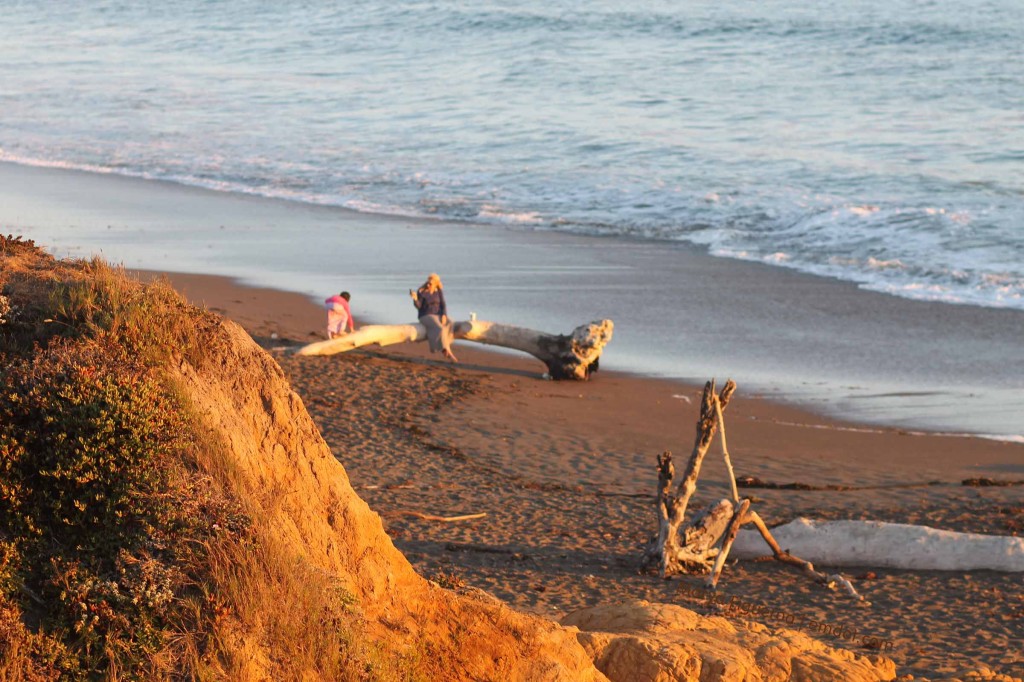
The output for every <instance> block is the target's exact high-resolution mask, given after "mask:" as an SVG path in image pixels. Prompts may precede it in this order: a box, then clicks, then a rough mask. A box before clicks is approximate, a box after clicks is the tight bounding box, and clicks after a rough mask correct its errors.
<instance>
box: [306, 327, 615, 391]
mask: <svg viewBox="0 0 1024 682" xmlns="http://www.w3.org/2000/svg"><path fill="white" fill-rule="evenodd" d="M453 327H454V332H455V338H456V339H462V340H465V341H475V342H476V343H482V344H486V345H489V346H499V347H501V348H511V349H513V350H518V351H522V352H524V353H529V354H530V355H532V356H534V357H535V358H537V359H538V360H540V361H541V362H543V363H544V364H545V365H546V366H547V368H548V374H550V375H551V378H552V379H576V380H586V379H587V378H589V377H590V375H591V374H592V373H593V372H596V371H597V369H598V361H599V359H600V357H601V352H602V351H603V350H604V347H605V346H606V345H608V343H609V342H610V341H611V340H612V332H613V330H614V328H615V325H614V324H613V323H612V321H611V320H595V321H594V322H590V323H589V324H584V325H580V326H579V327H577V328H576V329H574V330H573V331H572V332H571V333H569V334H546V333H544V332H538V331H534V330H532V329H526V328H524V327H515V326H512V325H508V324H498V323H497V322H485V321H483V320H467V321H464V322H456V323H455V324H454V325H453ZM426 338H427V330H426V328H425V327H424V326H423V325H421V324H387V325H369V326H366V327H361V328H360V329H358V330H356V331H354V332H352V333H351V334H348V335H346V336H342V337H339V338H336V339H331V340H329V341H318V342H316V343H311V344H309V345H307V346H303V347H302V348H300V349H299V350H298V351H296V353H297V354H298V355H334V354H336V353H344V352H346V351H350V350H354V349H356V348H362V347H363V346H372V345H377V346H391V345H394V344H397V343H410V342H415V341H424V340H426Z"/></svg>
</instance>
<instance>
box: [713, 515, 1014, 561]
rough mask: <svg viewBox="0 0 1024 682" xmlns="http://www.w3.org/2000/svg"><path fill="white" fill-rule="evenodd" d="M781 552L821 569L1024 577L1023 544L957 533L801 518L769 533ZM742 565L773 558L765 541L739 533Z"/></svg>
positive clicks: (737, 554) (735, 548)
mask: <svg viewBox="0 0 1024 682" xmlns="http://www.w3.org/2000/svg"><path fill="white" fill-rule="evenodd" d="M771 532H772V535H774V536H775V539H776V540H777V541H778V543H779V546H780V547H781V548H782V549H784V550H788V551H789V552H791V553H792V554H795V555H797V556H799V557H800V558H801V559H806V560H807V561H810V562H812V563H814V564H821V565H823V566H870V567H879V568H901V569H910V570H919V571H975V570H990V571H1006V572H1018V571H1024V538H1018V537H1011V536H1004V535H981V534H979V533H956V532H953V531H949V530H938V529H936V528H929V527H927V526H912V525H908V524H904V523H886V522H883V521H812V520H810V519H804V518H799V519H796V520H794V521H791V522H789V523H787V524H784V525H782V526H776V527H775V528H772V529H771ZM732 556H733V557H735V558H738V559H756V558H760V557H770V556H772V552H771V550H770V549H769V548H768V546H767V545H766V544H765V542H764V540H763V539H762V538H761V535H760V534H759V533H758V532H757V531H754V530H741V531H740V532H739V535H738V536H737V537H736V541H735V543H734V544H733V547H732Z"/></svg>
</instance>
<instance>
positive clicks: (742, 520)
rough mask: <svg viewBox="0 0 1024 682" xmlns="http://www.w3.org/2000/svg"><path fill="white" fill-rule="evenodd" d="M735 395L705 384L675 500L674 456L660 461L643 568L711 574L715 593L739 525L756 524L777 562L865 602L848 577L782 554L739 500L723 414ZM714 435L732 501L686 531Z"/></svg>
mask: <svg viewBox="0 0 1024 682" xmlns="http://www.w3.org/2000/svg"><path fill="white" fill-rule="evenodd" d="M735 390H736V384H735V383H734V382H733V381H731V380H730V381H728V382H726V384H725V387H724V388H723V389H722V391H721V393H716V391H715V382H714V381H709V382H708V383H707V384H705V385H704V393H703V395H702V397H701V409H700V416H699V418H698V419H697V436H696V440H695V442H694V446H693V452H692V453H691V455H690V461H689V462H688V463H687V465H686V474H685V475H684V476H683V480H682V482H680V484H679V488H678V490H677V491H676V494H675V495H672V494H671V489H672V478H673V476H674V474H675V470H674V467H673V465H672V453H670V452H665V453H663V454H661V455H659V456H658V494H657V498H656V502H655V504H656V509H657V518H658V535H657V536H656V537H655V538H653V539H652V540H651V542H650V544H648V546H647V548H646V550H645V552H644V557H643V565H644V566H650V565H652V564H656V565H659V568H660V571H659V572H660V574H661V577H663V578H666V577H668V576H671V575H674V574H676V573H683V572H698V573H705V572H710V575H709V576H708V578H707V580H706V582H705V585H706V586H707V587H708V588H710V589H715V587H717V585H718V578H719V576H720V575H721V572H722V568H723V567H724V566H725V561H726V559H727V558H728V556H729V552H730V549H731V548H732V546H733V543H734V541H736V539H737V535H738V534H739V532H740V526H742V525H744V524H747V523H753V524H754V525H755V526H756V527H757V529H758V531H759V532H760V534H761V536H762V538H763V540H764V542H766V543H767V544H768V546H769V547H770V548H771V550H772V556H773V557H774V558H775V559H777V560H779V561H781V562H783V563H787V564H791V565H794V566H797V567H798V568H800V569H802V570H803V571H804V572H805V573H806V574H808V575H809V576H810V577H812V578H813V579H814V580H815V581H817V582H819V583H821V584H824V585H827V586H828V587H835V586H837V585H841V586H842V587H844V588H845V589H846V591H847V592H848V593H849V594H850V595H851V596H853V597H855V598H856V599H860V600H863V598H862V597H861V596H860V595H859V594H857V591H856V590H855V589H854V588H853V585H852V584H851V583H850V581H849V580H847V579H846V578H844V577H842V576H841V575H830V576H829V575H825V574H823V573H820V572H818V571H816V570H815V569H814V566H813V565H812V564H811V563H810V562H809V561H804V560H803V559H800V558H799V557H796V556H793V555H792V554H790V553H789V551H788V550H787V551H783V550H782V549H781V548H780V547H779V544H778V543H777V542H776V541H775V538H773V537H772V534H771V532H769V530H768V527H767V526H766V525H765V524H764V522H763V521H762V520H761V517H760V516H758V515H757V513H756V512H754V511H751V510H750V505H751V500H750V499H748V498H743V499H741V498H740V496H739V492H738V490H737V487H736V477H735V475H734V474H733V469H732V462H731V461H730V459H729V450H728V448H727V446H726V442H725V418H724V416H723V411H724V410H725V408H726V406H728V404H729V399H730V398H731V397H732V394H733V392H735ZM716 431H717V432H718V433H720V434H721V444H722V456H723V458H724V459H725V464H726V469H727V470H728V473H729V479H730V483H731V492H732V497H733V499H732V500H719V502H718V503H717V504H715V505H714V506H712V507H711V508H709V509H708V510H707V511H705V512H704V513H702V514H698V515H697V516H696V517H695V518H694V519H693V520H692V521H691V522H690V523H688V524H686V525H685V526H684V525H683V521H684V519H685V516H686V509H687V506H688V505H689V502H690V498H691V497H692V496H693V493H694V492H695V491H696V490H697V478H698V477H699V476H700V467H701V464H702V463H703V461H704V457H705V456H706V455H707V451H708V448H709V447H710V445H711V442H712V440H713V439H714V436H715V433H716ZM734 503H735V504H734ZM680 540H681V541H680Z"/></svg>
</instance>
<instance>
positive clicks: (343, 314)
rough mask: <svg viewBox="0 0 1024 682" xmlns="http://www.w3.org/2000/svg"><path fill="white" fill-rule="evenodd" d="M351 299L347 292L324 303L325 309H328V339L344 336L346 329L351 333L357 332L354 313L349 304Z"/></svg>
mask: <svg viewBox="0 0 1024 682" xmlns="http://www.w3.org/2000/svg"><path fill="white" fill-rule="evenodd" d="M351 299H352V296H351V295H350V294H349V293H348V292H347V291H343V292H341V293H340V294H337V295H335V296H331V297H330V298H328V299H327V300H325V301H324V307H325V308H327V338H329V339H333V338H335V337H338V336H344V335H345V328H346V327H348V330H349V331H350V332H353V331H355V330H356V324H355V321H354V320H353V319H352V311H351V310H349V307H348V302H349V301H350V300H351Z"/></svg>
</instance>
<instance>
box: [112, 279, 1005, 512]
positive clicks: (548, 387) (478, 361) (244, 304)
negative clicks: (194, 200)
mask: <svg viewBox="0 0 1024 682" xmlns="http://www.w3.org/2000/svg"><path fill="white" fill-rule="evenodd" d="M132 272H133V273H135V274H136V275H137V276H139V277H140V278H142V279H143V280H146V279H151V278H154V277H166V278H167V279H168V280H169V281H170V283H171V284H172V286H174V288H175V289H177V290H178V291H179V292H181V293H182V294H183V295H184V296H185V297H186V298H187V299H189V300H190V301H191V302H193V303H195V304H197V305H204V306H206V307H208V308H209V309H210V310H212V311H214V312H217V313H220V314H222V315H224V316H225V317H228V318H229V319H232V320H234V321H236V322H238V323H239V324H241V325H242V326H243V328H245V329H246V331H248V332H249V333H250V335H252V336H253V337H254V338H255V339H256V340H257V341H258V342H260V343H261V344H262V345H264V346H265V347H271V348H273V347H275V346H281V344H283V343H286V342H292V343H297V344H304V343H309V342H311V341H313V340H322V339H323V338H324V334H323V327H324V326H325V319H326V318H325V314H324V312H323V310H322V309H321V307H320V306H318V305H316V304H315V303H314V302H313V301H312V300H311V299H310V297H308V296H306V295H304V294H299V293H294V292H289V291H284V290H279V289H273V288H268V287H254V286H250V285H248V284H245V283H244V282H240V281H238V280H236V279H233V278H230V277H225V276H221V275H209V274H193V273H175V272H158V271H148V270H133V271H132ZM328 293H330V292H328ZM352 308H353V317H355V319H356V323H357V324H359V325H362V324H366V323H367V321H369V322H370V323H376V319H375V318H374V316H373V314H372V312H370V311H364V309H362V308H361V307H360V305H359V301H358V299H356V298H353V302H352ZM410 310H411V306H410ZM273 335H276V338H274V336H273ZM614 343H615V341H614V339H613V341H612V344H610V346H609V347H611V346H613V345H614ZM456 345H457V348H458V353H457V354H458V355H459V356H460V358H462V361H461V362H460V363H459V364H457V365H450V364H449V363H447V362H445V361H444V360H442V359H440V356H431V355H430V353H429V352H428V350H427V348H426V344H422V343H418V344H400V345H397V346H389V347H387V348H386V349H379V348H368V349H365V350H363V351H351V352H350V354H365V353H370V354H374V355H381V356H395V357H398V358H404V359H409V360H411V361H414V362H417V363H424V364H426V365H428V366H432V367H440V368H446V369H447V370H449V371H451V372H454V373H456V374H458V373H462V372H466V373H469V374H471V375H474V376H479V375H496V376H501V377H503V378H504V379H505V380H506V381H508V382H512V383H515V382H516V381H517V380H519V379H522V380H529V381H530V382H536V386H534V387H533V388H536V389H537V390H538V391H539V390H541V389H543V391H544V392H549V393H550V394H551V395H555V396H560V397H565V396H572V395H573V394H579V393H586V394H590V395H594V394H597V395H598V396H599V399H600V400H601V401H602V402H607V403H609V404H610V406H611V408H610V409H611V411H612V412H615V413H616V414H619V415H621V416H620V418H619V419H618V420H617V421H618V422H619V423H618V426H619V427H620V428H628V425H629V423H630V422H631V421H635V422H637V423H639V424H641V425H642V426H641V427H640V428H639V429H637V430H636V432H635V433H633V435H632V437H633V438H635V439H636V440H637V442H638V443H643V442H649V443H650V446H649V448H648V450H647V451H646V452H647V453H648V455H649V456H650V458H652V461H653V456H654V454H656V453H657V452H660V451H661V450H663V449H665V448H666V447H667V446H666V445H658V444H656V443H655V442H654V441H658V442H661V443H664V442H665V441H667V440H669V438H670V437H671V435H672V434H677V435H678V436H681V442H680V438H675V441H676V443H678V444H676V445H675V448H676V449H680V448H683V449H687V448H689V446H690V445H691V444H690V443H689V439H690V437H691V435H690V424H689V423H685V424H684V425H682V427H681V428H679V429H678V430H677V429H676V428H675V427H674V426H669V427H665V428H657V429H654V430H653V432H652V430H651V423H652V422H657V423H662V424H667V425H672V424H674V422H675V421H676V419H677V417H678V415H677V412H678V411H680V410H681V409H685V408H686V407H687V406H689V405H691V404H692V403H693V400H694V396H695V395H699V393H700V391H701V389H702V387H703V385H702V384H698V383H695V382H688V381H685V380H682V379H672V378H664V377H655V376H648V375H643V374H639V373H633V372H624V371H617V370H608V369H606V368H602V369H601V370H600V371H599V372H598V373H597V374H596V375H595V377H594V378H593V379H592V380H591V381H588V382H573V381H563V382H551V381H544V380H542V379H541V375H542V374H543V373H544V371H545V370H544V366H543V365H542V364H541V363H540V362H539V361H537V360H536V359H534V358H531V357H530V356H528V355H526V354H524V353H516V352H499V351H495V350H493V349H490V348H487V347H484V346H481V345H480V344H473V343H469V342H464V341H456ZM339 357H340V356H338V355H335V356H327V357H325V358H324V359H323V360H324V361H325V362H329V361H331V359H335V360H336V359H337V358H339ZM708 378H709V379H710V378H711V377H708ZM726 378H727V377H717V379H718V382H719V383H720V384H721V383H724V381H725V379H726ZM577 389H578V390H577ZM620 393H621V397H620V396H618V395H617V394H620ZM643 395H649V396H656V397H655V398H653V399H644V398H639V396H643ZM547 409H548V408H547V407H542V408H539V414H537V417H538V418H539V417H540V416H541V414H540V413H543V412H544V411H546V410H547ZM730 415H731V416H732V419H730V424H729V433H730V442H732V440H733V439H736V440H737V442H742V441H743V440H748V441H756V442H758V443H759V449H760V451H761V452H762V453H765V454H770V455H771V456H779V455H781V454H782V453H783V452H784V451H785V450H787V449H789V448H791V445H790V442H791V441H792V440H794V439H796V440H799V441H800V442H801V443H803V444H805V449H811V448H815V449H820V450H821V451H822V453H825V452H827V453H828V455H827V458H831V459H837V460H849V461H852V462H855V466H850V467H848V468H849V469H850V470H851V471H852V470H853V469H854V468H857V467H861V466H863V465H864V464H865V463H868V462H870V463H872V464H873V465H875V466H877V467H878V468H880V469H884V468H889V467H891V468H892V469H893V472H892V473H893V474H895V473H896V471H899V470H901V469H904V468H905V467H903V466H902V465H901V464H900V462H898V461H893V453H894V452H896V451H898V450H899V448H900V447H902V446H904V445H905V444H906V443H907V442H914V441H916V440H917V439H921V440H922V441H923V442H927V445H926V446H922V447H920V448H914V449H915V450H919V449H927V450H928V452H930V453H931V455H930V458H929V459H930V465H931V469H925V470H924V471H922V472H921V474H922V475H921V476H920V477H919V478H920V479H921V482H925V481H924V480H923V479H924V478H926V476H925V473H926V472H927V471H929V470H935V471H939V470H941V471H945V472H947V474H948V473H950V472H954V471H955V472H957V473H956V475H958V476H961V477H962V479H966V478H972V477H974V478H977V477H982V478H986V477H987V478H1006V477H1009V478H1014V477H1017V478H1024V443H1017V442H1014V441H1005V440H998V439H989V438H985V437H982V436H977V435H973V434H956V433H947V432H929V431H912V430H907V429H902V428H897V427H884V426H876V425H871V424H864V423H860V422H857V421H852V420H842V419H837V418H835V417H832V416H830V415H827V414H821V413H817V412H815V411H813V410H810V409H807V408H805V407H802V406H795V405H791V404H788V403H785V402H782V401H778V400H775V399H773V398H772V397H769V396H764V395H762V394H760V393H757V392H752V391H749V390H748V389H746V388H745V387H744V386H743V385H742V384H740V385H739V389H738V392H737V395H736V398H735V401H734V403H733V407H732V408H730ZM734 415H735V416H734ZM481 416H482V415H481ZM467 419H468V417H467ZM573 420H574V423H573V428H580V429H583V430H588V431H591V432H598V431H600V430H602V427H603V426H604V425H603V424H601V423H600V420H598V421H595V422H594V423H588V422H587V421H586V418H585V416H580V415H577V416H575V417H573ZM644 432H647V433H648V435H647V436H646V437H645V436H644ZM733 434H736V435H733ZM659 439H660V440H659ZM835 439H838V440H840V441H842V443H841V444H838V445H837V444H835V443H832V444H831V445H830V444H829V443H828V441H829V440H835ZM908 439H909V441H908ZM798 449H799V448H798ZM738 452H741V453H742V452H743V449H741V450H739V451H738ZM967 453H969V457H967V456H965V455H966V454H967ZM1014 453H1016V454H1014ZM734 456H735V455H734ZM820 457H821V458H822V459H825V458H826V457H825V455H824V454H822V455H821V456H820ZM1015 458H1016V459H1017V460H1018V465H1017V466H1013V465H1009V464H1008V462H1012V461H1013V460H1014V459H1015ZM638 465H639V467H641V468H647V466H648V463H646V462H643V463H638ZM830 466H831V467H832V468H833V469H834V471H833V474H834V475H835V476H839V472H840V471H841V470H842V469H843V467H839V466H838V464H836V463H833V464H832V465H830ZM916 466H917V464H916V463H915V464H914V465H913V467H910V468H908V469H907V472H908V473H909V471H912V470H914V467H916ZM796 472H797V470H793V473H794V474H795V473H796ZM743 473H748V472H743V471H740V470H739V467H738V470H737V474H738V475H740V474H743ZM759 477H761V476H759ZM805 477H806V478H808V479H809V481H810V482H813V483H826V484H827V483H845V484H846V485H854V484H858V485H872V484H876V485H877V484H880V483H882V482H883V481H880V480H878V479H877V477H876V478H874V479H872V478H862V477H859V478H858V479H857V480H855V481H851V480H840V478H836V479H834V480H833V479H832V478H831V477H829V476H814V475H812V476H806V474H805ZM652 480H654V479H652ZM794 480H799V477H798V478H797V479H794ZM785 482H789V481H785ZM653 489H654V487H653V483H652V485H651V486H650V487H649V488H647V489H646V490H653ZM646 490H638V491H636V492H645V491H646Z"/></svg>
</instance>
